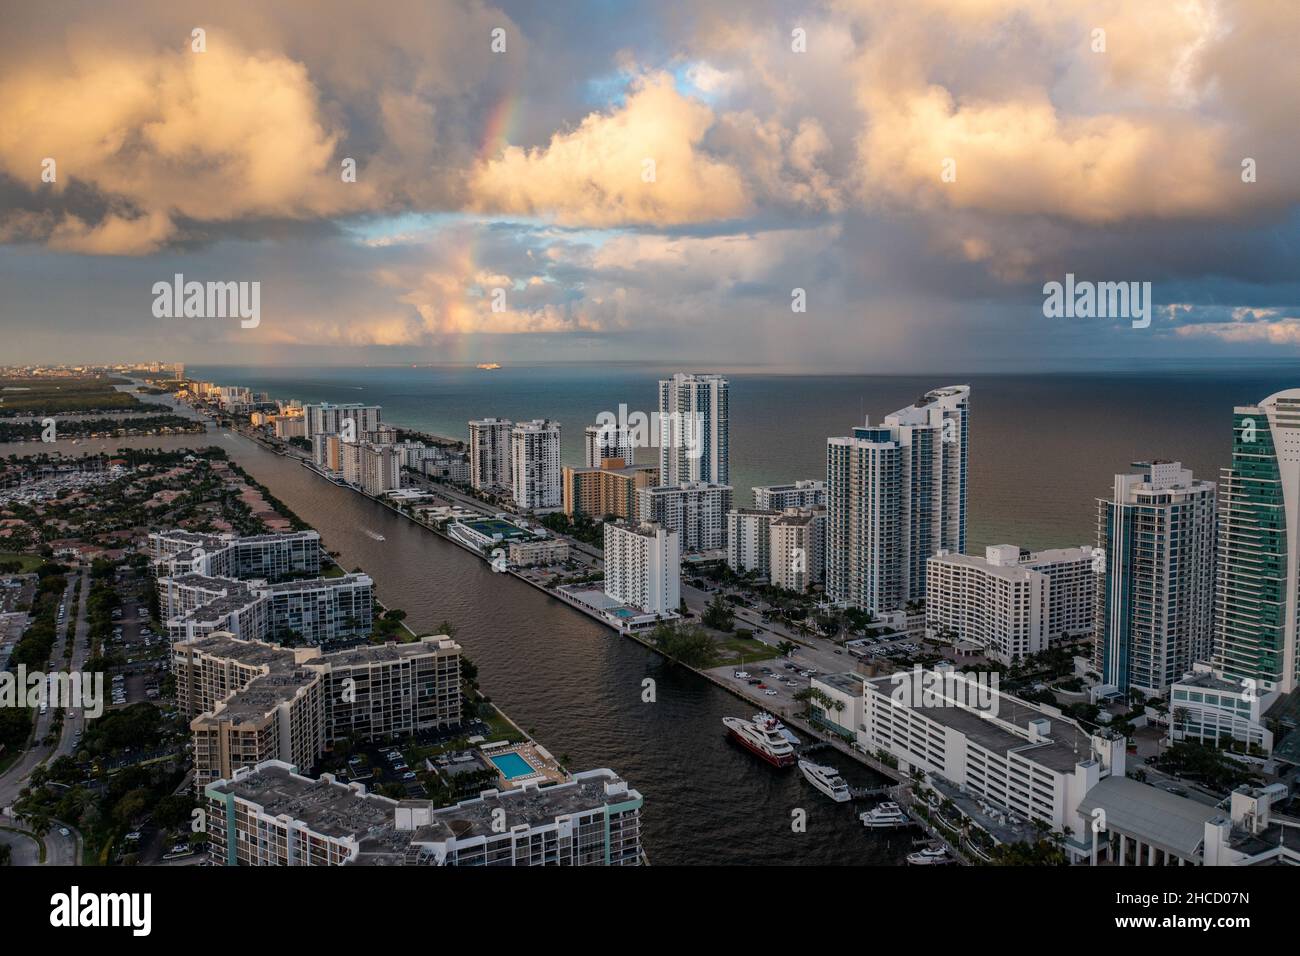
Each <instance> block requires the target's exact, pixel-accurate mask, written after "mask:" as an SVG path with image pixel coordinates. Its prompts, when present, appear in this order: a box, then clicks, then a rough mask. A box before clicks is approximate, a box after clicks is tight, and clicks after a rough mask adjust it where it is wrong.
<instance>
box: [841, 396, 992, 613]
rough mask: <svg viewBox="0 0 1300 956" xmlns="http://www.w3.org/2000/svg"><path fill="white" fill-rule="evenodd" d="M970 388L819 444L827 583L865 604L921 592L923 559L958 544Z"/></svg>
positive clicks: (898, 603) (892, 607) (894, 601)
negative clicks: (822, 467) (823, 472)
mask: <svg viewBox="0 0 1300 956" xmlns="http://www.w3.org/2000/svg"><path fill="white" fill-rule="evenodd" d="M969 406H970V387H969V386H967V385H954V386H950V387H947V388H938V389H934V390H933V391H930V392H927V393H926V394H925V395H923V396H922V397H921V398H919V399H918V400H917V401H916V403H915V404H914V405H909V406H908V407H907V408H903V409H900V410H899V411H897V412H894V413H893V414H892V415H887V416H885V419H884V421H883V422H882V423H881V424H879V425H871V424H870V422H868V423H867V424H866V425H864V426H863V427H861V428H855V429H853V434H852V435H849V436H847V437H843V438H829V439H827V442H826V506H827V530H826V590H827V593H828V595H829V596H830V597H831V599H832V600H834V601H842V602H846V603H849V604H853V605H857V606H858V607H863V608H869V609H871V610H873V611H879V612H887V611H896V610H899V609H901V608H902V607H903V606H904V605H905V604H907V603H908V602H909V601H915V600H919V599H921V598H924V597H925V562H926V560H927V559H929V558H930V557H931V556H932V555H935V554H938V553H939V552H940V551H942V550H948V551H956V552H958V553H960V552H963V551H964V550H965V545H966V465H967V454H968V449H969V438H968V427H969Z"/></svg>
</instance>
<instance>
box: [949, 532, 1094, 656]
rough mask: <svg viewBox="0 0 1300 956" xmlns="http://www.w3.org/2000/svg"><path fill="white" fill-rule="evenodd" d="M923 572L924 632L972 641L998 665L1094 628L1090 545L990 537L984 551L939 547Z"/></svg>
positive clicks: (1087, 632) (1089, 632) (1082, 635)
mask: <svg viewBox="0 0 1300 956" xmlns="http://www.w3.org/2000/svg"><path fill="white" fill-rule="evenodd" d="M926 574H927V581H926V588H925V627H926V633H927V634H928V635H930V636H932V637H934V636H944V635H948V636H951V637H953V638H955V639H956V640H961V641H969V642H970V643H972V644H978V645H979V646H980V647H982V648H984V650H985V653H987V654H988V655H989V656H990V657H992V658H994V659H995V660H998V661H1001V662H1002V663H1004V664H1011V663H1013V662H1015V661H1018V660H1021V659H1022V658H1024V657H1026V656H1027V655H1029V654H1038V653H1040V652H1041V651H1044V650H1046V649H1047V648H1048V647H1049V646H1050V645H1051V644H1052V643H1059V642H1060V641H1062V640H1066V639H1070V638H1080V637H1088V636H1090V635H1091V634H1092V628H1093V595H1094V592H1095V589H1096V576H1095V575H1094V573H1093V570H1092V548H1090V547H1086V546H1085V547H1081V548H1056V549H1053V550H1050V551H1038V552H1029V551H1027V550H1024V549H1022V548H1019V547H1017V546H1016V545H1014V544H995V545H993V546H991V547H988V548H985V549H984V556H983V557H977V556H975V555H973V554H950V553H947V552H940V553H939V554H937V555H935V556H934V557H932V558H931V559H930V560H929V562H927V565H926Z"/></svg>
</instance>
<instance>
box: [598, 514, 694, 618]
mask: <svg viewBox="0 0 1300 956" xmlns="http://www.w3.org/2000/svg"><path fill="white" fill-rule="evenodd" d="M679 541H680V537H679V535H678V534H677V532H675V531H672V530H671V529H668V528H665V527H663V526H662V525H658V524H654V523H653V522H645V523H641V524H638V525H628V524H622V523H615V522H607V523H606V524H605V540H604V544H605V594H606V595H607V596H609V597H610V598H613V599H614V600H616V601H620V602H622V603H623V604H628V605H631V606H632V607H636V608H640V609H642V610H643V611H646V612H648V613H651V614H667V613H669V612H673V613H675V612H676V611H677V609H678V607H679V606H680V605H681V599H682V597H681V570H682V556H681V549H680V546H679V544H678V542H679Z"/></svg>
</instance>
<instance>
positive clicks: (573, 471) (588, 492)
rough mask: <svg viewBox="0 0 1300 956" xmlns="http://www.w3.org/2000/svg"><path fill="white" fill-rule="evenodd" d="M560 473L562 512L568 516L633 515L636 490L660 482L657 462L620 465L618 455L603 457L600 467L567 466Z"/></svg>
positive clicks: (619, 516) (621, 516) (601, 516)
mask: <svg viewBox="0 0 1300 956" xmlns="http://www.w3.org/2000/svg"><path fill="white" fill-rule="evenodd" d="M562 474H563V479H564V513H565V514H567V515H568V516H569V517H571V518H572V517H573V516H574V515H587V516H589V517H592V518H604V517H607V516H609V515H613V516H615V517H618V518H635V517H636V493H637V489H639V488H654V487H655V486H656V485H658V484H659V467H658V466H657V465H630V466H628V467H621V466H620V465H619V459H617V458H607V459H605V462H604V464H603V465H601V466H600V467H599V468H573V467H571V466H568V465H566V466H565V467H564V469H563V471H562Z"/></svg>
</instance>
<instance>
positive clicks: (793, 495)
mask: <svg viewBox="0 0 1300 956" xmlns="http://www.w3.org/2000/svg"><path fill="white" fill-rule="evenodd" d="M751 490H752V491H753V492H754V507H755V508H758V509H760V510H764V511H785V510H786V509H787V508H816V507H824V506H825V505H826V482H824V481H817V480H816V479H812V478H808V479H802V480H800V481H796V482H794V484H789V485H760V486H758V487H756V488H753V489H751Z"/></svg>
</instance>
